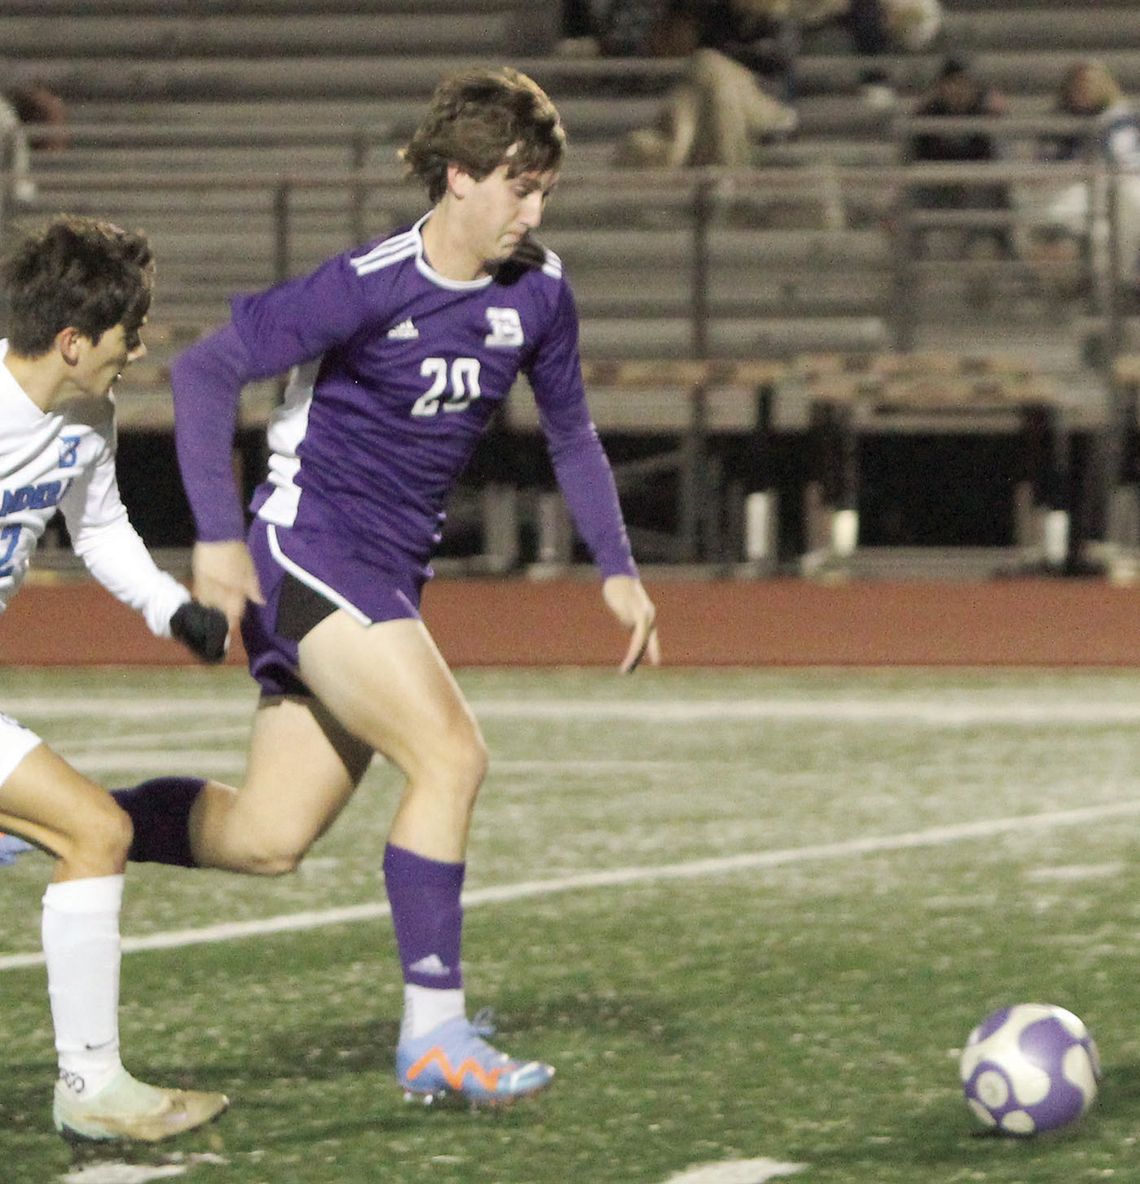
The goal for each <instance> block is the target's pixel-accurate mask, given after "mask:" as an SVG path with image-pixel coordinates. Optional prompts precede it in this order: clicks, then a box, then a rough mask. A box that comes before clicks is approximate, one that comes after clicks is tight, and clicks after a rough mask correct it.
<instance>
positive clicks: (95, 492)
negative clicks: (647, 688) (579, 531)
mask: <svg viewBox="0 0 1140 1184" xmlns="http://www.w3.org/2000/svg"><path fill="white" fill-rule="evenodd" d="M152 276H153V263H152V259H151V252H150V247H149V245H148V243H147V241H146V239H145V237H144V236H142V235H141V234H131V233H127V232H125V231H122V230H120V229H119V228H118V227H115V226H111V225H109V224H107V223H101V222H96V221H93V220H90V219H82V218H74V217H67V216H61V217H59V218H56V219H54V220H53V221H52V222H51V223H50V224H49V225H48V226H47V227H46V228H45V229H44V230H42V231H41V232H39V233H38V234H36V235H33V236H30V237H29V238H27V239H26V240H25V241H24V242H23V243H22V244H21V245H20V246H19V247H18V248H17V249H16V251H15V252H14V253H13V254H12V255H11V257H10V258H9V259H8V260H7V261H6V262H5V265H4V271H3V279H4V282H5V285H6V287H7V290H8V293H9V301H10V303H9V315H8V337H7V338H6V339H5V340H3V341H0V612H2V611H3V609H4V608H5V607H6V606H7V603H8V601H9V600H10V599H11V598H12V596H13V595H14V594H15V592H16V590H17V589H18V588H19V586H20V584H21V582H22V581H23V578H24V576H25V574H26V572H27V569H28V564H29V562H30V560H31V557H32V554H33V552H34V551H35V549H36V544H37V543H38V542H39V540H40V538H41V537H42V535H43V533H44V530H45V529H46V527H47V525H48V522H49V521H50V520H51V518H52V517H53V515H54V514H55V512H56V511H57V510H60V511H62V513H63V515H64V518H65V520H66V522H67V527H68V530H69V532H70V535H71V539H72V544H73V547H74V550H75V552H76V553H77V554H78V555H80V556H81V557H82V559H83V561H84V563H85V564H86V565H87V567H88V569H89V570H90V572H91V573H92V575H94V576H95V577H96V579H98V580H99V582H100V583H101V584H103V585H104V586H105V587H106V588H107V589H108V590H109V591H111V592H112V593H113V594H114V595H115V596H117V597H118V598H119V599H120V600H122V601H124V602H125V603H126V604H129V605H130V606H131V607H132V608H135V609H137V610H138V611H139V612H140V613H141V614H142V615H143V617H144V618H145V619H146V622H147V624H148V625H149V626H150V629H151V631H152V632H153V633H155V634H156V635H158V636H159V637H171V636H175V637H177V638H178V639H179V640H181V641H182V642H184V643H185V644H186V645H187V646H188V647H189V648H190V649H191V650H193V651H194V652H195V653H196V654H197V655H198V656H199V657H202V658H204V659H207V660H217V659H219V658H220V657H222V655H223V654H224V652H225V643H226V638H227V633H228V630H227V625H226V622H225V618H224V616H222V614H220V613H218V612H217V611H216V610H213V609H206V608H204V607H203V606H202V605H200V604H198V603H196V602H194V601H192V600H191V599H190V594H189V592H188V591H187V590H186V589H185V588H184V587H183V586H182V585H181V584H180V583H179V582H178V581H177V580H175V579H174V578H173V577H172V576H170V575H168V574H166V573H165V572H163V571H160V570H159V568H158V567H157V566H156V565H155V563H154V560H153V559H152V558H151V556H150V553H149V552H148V551H147V549H146V546H145V545H144V543H143V541H142V539H140V538H139V536H138V534H137V533H136V532H135V530H134V528H133V527H132V526H131V524H130V522H129V520H128V518H127V513H126V510H125V509H124V507H123V503H122V501H121V500H120V497H119V490H118V485H117V483H116V479H115V421H114V404H113V402H112V399H111V387H112V384H113V383H114V382H115V379H116V378H117V377H118V376H119V374H120V373H121V372H122V370H123V368H124V367H125V366H127V365H128V364H129V363H131V362H133V361H135V360H137V359H138V358H140V357H142V356H143V354H145V352H146V347H145V346H144V345H143V344H142V341H141V339H140V335H139V334H140V330H141V327H142V325H143V322H144V321H145V319H146V313H147V308H148V306H149V304H150V293H151V284H152ZM0 831H6V832H10V833H13V834H16V835H20V836H22V837H23V838H25V839H29V840H31V841H32V842H33V843H35V844H36V845H37V846H39V847H41V848H43V849H44V850H45V851H47V852H48V853H49V854H51V855H52V856H54V857H55V870H54V874H53V876H52V882H51V883H50V884H49V885H48V888H47V891H46V892H45V893H44V898H43V947H44V955H45V959H46V962H47V975H48V992H49V995H50V998H51V1012H52V1021H53V1024H54V1027H55V1044H56V1051H57V1054H58V1058H59V1078H58V1080H57V1082H56V1086H55V1095H54V1104H53V1120H54V1123H55V1126H56V1128H57V1129H58V1130H59V1131H60V1132H61V1133H62V1134H63V1135H64V1136H65V1137H68V1138H72V1139H80V1140H104V1139H127V1140H138V1141H142V1142H154V1141H156V1140H158V1139H162V1138H166V1137H168V1136H170V1135H175V1134H179V1133H181V1132H183V1131H188V1130H192V1129H193V1128H195V1127H197V1126H200V1125H201V1124H202V1123H205V1122H208V1121H210V1120H211V1119H213V1118H215V1117H217V1116H218V1115H219V1114H220V1113H221V1112H222V1111H223V1110H224V1109H225V1108H226V1105H227V1100H226V1098H225V1095H223V1094H217V1093H199V1092H190V1091H184V1090H178V1089H162V1088H159V1087H157V1086H152V1085H147V1084H144V1083H143V1082H141V1081H138V1080H137V1079H136V1078H134V1077H133V1076H132V1075H131V1074H130V1073H128V1072H127V1070H126V1069H125V1068H124V1067H123V1063H122V1060H121V1059H120V1056H119V1031H118V1003H119V967H120V940H119V911H120V904H121V901H122V896H123V879H124V877H123V872H124V868H125V866H126V862H127V852H128V849H129V847H130V843H131V837H132V826H131V822H130V819H129V817H128V816H127V814H126V813H125V812H124V811H123V810H121V809H120V808H119V807H118V806H117V805H116V804H115V802H114V799H113V798H112V797H111V796H110V794H109V793H107V792H106V791H105V790H104V789H102V788H101V787H100V786H98V785H96V784H94V783H93V782H91V781H89V780H88V779H87V778H86V777H84V776H82V775H81V774H80V773H78V772H77V771H76V770H75V769H73V768H72V767H71V766H70V765H69V764H68V763H67V762H66V761H65V760H63V758H62V757H60V756H58V755H56V753H54V752H53V751H52V750H51V749H50V748H49V747H48V746H47V745H46V744H45V743H44V742H43V741H42V740H41V739H40V738H39V737H38V736H37V735H36V734H35V733H34V732H32V731H31V730H30V729H28V728H26V727H23V726H22V725H21V724H19V723H17V722H16V720H14V719H11V718H9V717H8V716H6V715H0Z"/></svg>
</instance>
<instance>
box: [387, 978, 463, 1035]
mask: <svg viewBox="0 0 1140 1184" xmlns="http://www.w3.org/2000/svg"><path fill="white" fill-rule="evenodd" d="M466 1014H467V999H466V996H465V994H464V991H463V988H462V987H459V988H458V989H451V990H443V991H441V990H438V989H437V988H435V987H417V986H415V985H413V984H412V983H405V984H404V1019H403V1022H402V1023H401V1024H400V1039H401V1040H403V1039H405V1038H406V1039H409V1040H415V1039H416V1037H418V1036H422V1035H424V1033H425V1032H430V1031H431V1030H432V1028H437V1027H438V1026H439V1025H440V1024H442V1023H446V1022H447V1020H453V1019H455V1017H456V1016H463V1015H466Z"/></svg>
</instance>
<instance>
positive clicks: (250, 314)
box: [119, 69, 659, 1104]
mask: <svg viewBox="0 0 1140 1184" xmlns="http://www.w3.org/2000/svg"><path fill="white" fill-rule="evenodd" d="M563 147H564V133H563V130H562V127H561V124H560V122H559V117H558V113H557V111H556V110H555V108H554V106H553V104H552V103H551V101H550V100H549V98H548V97H547V96H546V95H545V94H544V93H543V91H542V90H541V89H540V88H539V87H538V86H536V85H535V84H534V83H533V82H532V81H531V80H530V79H529V78H527V77H526V76H525V75H522V74H520V73H518V72H517V71H515V70H511V69H496V70H476V71H470V72H463V73H460V74H457V75H455V76H452V77H450V78H447V79H445V80H444V81H443V82H442V83H441V84H440V86H439V87H438V89H437V90H436V93H435V95H434V97H433V100H432V103H431V106H430V109H429V111H428V113H427V115H426V117H425V119H424V121H423V123H422V124H421V126H420V128H419V129H418V131H417V132H416V133H415V135H414V136H413V138H412V140H411V142H410V143H409V144H408V145H407V147H406V148H405V149H404V153H403V156H404V160H405V163H406V164H407V167H408V170H409V172H410V174H412V175H413V176H415V177H416V178H418V179H419V180H420V181H422V182H423V183H424V184H425V186H426V188H427V191H428V196H429V200H430V201H431V202H432V203H433V205H432V208H431V209H430V211H429V212H428V213H427V214H425V215H424V216H423V217H422V218H421V219H420V220H419V221H418V222H416V223H415V224H414V225H413V226H411V227H408V228H406V229H403V230H400V231H397V232H396V233H394V234H391V235H389V236H388V237H386V238H384V239H382V240H380V241H379V242H376V243H374V244H372V245H370V246H367V247H365V248H363V249H360V250H354V251H349V252H347V253H345V254H342V255H338V256H336V257H335V258H333V259H331V260H329V261H328V262H326V263H325V264H323V265H322V266H320V267H318V268H317V269H316V270H315V271H314V272H313V273H312V274H310V275H307V276H304V277H302V278H299V279H294V280H291V281H288V282H286V283H283V284H281V285H279V286H277V287H274V288H271V289H269V290H268V291H265V292H262V293H260V294H257V295H247V296H241V297H238V298H236V299H235V300H234V302H233V315H232V320H231V322H230V323H229V324H228V325H227V326H226V327H225V328H223V329H221V330H220V331H218V332H217V333H215V334H214V335H212V336H211V337H208V338H206V339H204V340H203V341H201V342H199V343H198V344H196V345H195V346H193V347H191V348H190V349H189V350H187V351H186V352H185V353H184V354H183V355H181V357H180V358H179V359H178V360H177V362H176V364H175V367H174V371H173V386H174V401H175V413H176V424H177V443H178V454H179V461H180V465H181V468H182V474H183V481H184V483H185V486H186V490H187V494H188V496H189V499H190V504H191V506H192V508H193V512H194V515H195V519H196V523H197V530H198V540H199V541H198V542H197V544H196V546H195V548H194V576H195V580H194V587H195V593H196V595H197V596H199V597H200V598H201V599H203V600H204V601H205V602H206V603H207V604H212V605H217V606H219V607H220V608H222V609H224V610H225V611H226V613H227V614H228V616H229V617H230V619H231V621H234V622H235V623H236V622H238V621H239V620H240V622H241V626H242V630H243V637H244V640H245V645H246V649H247V652H248V655H249V661H250V669H251V671H252V673H253V675H254V677H255V678H256V679H257V681H258V682H259V683H260V685H261V690H262V697H261V700H260V704H259V708H258V711H257V714H256V719H255V722H254V725H253V735H252V739H251V751H250V758H249V765H248V772H247V777H246V780H245V783H244V785H243V786H242V788H241V789H240V791H237V792H234V791H233V790H230V789H229V788H227V787H225V786H221V785H219V784H217V783H214V782H205V783H203V782H191V781H188V780H187V781H184V782H179V783H165V782H162V781H158V782H155V783H153V784H152V785H150V786H149V787H146V788H145V789H143V790H136V791H134V792H133V793H126V794H121V795H119V799H120V801H121V802H122V803H123V804H124V805H126V807H127V808H128V810H129V811H131V812H132V814H133V816H134V817H135V823H136V834H137V835H138V836H139V837H138V838H137V840H136V849H135V851H134V852H133V854H132V858H142V859H156V860H159V861H164V862H175V863H177V862H181V863H186V864H195V863H196V864H200V865H204V866H209V867H217V868H228V869H231V870H234V871H240V872H250V873H255V874H266V875H272V874H276V873H281V872H287V871H291V870H292V869H293V868H295V867H296V866H297V864H298V862H299V861H300V860H301V858H302V857H303V855H304V854H305V852H306V851H307V850H308V849H309V847H310V846H311V844H312V843H313V842H314V841H315V840H316V839H317V838H318V837H319V836H320V835H321V834H322V833H323V832H324V830H325V829H326V828H327V827H328V826H329V825H330V823H331V822H332V821H333V819H334V818H335V817H336V815H337V814H338V813H339V812H340V810H341V809H342V808H343V807H344V805H345V803H346V802H347V801H348V799H349V797H350V796H351V794H352V792H353V790H354V789H355V788H356V786H357V784H358V782H359V781H360V779H361V777H362V775H363V774H364V772H365V770H366V768H367V767H368V764H369V762H370V760H371V758H372V756H373V754H374V753H376V752H380V753H382V754H383V755H384V756H385V757H387V758H388V759H389V760H390V761H391V762H392V763H394V764H395V765H396V766H397V767H398V768H399V769H400V770H401V771H402V773H403V774H404V775H405V777H406V784H405V787H404V790H403V794H402V796H401V798H400V801H399V805H398V808H397V810H396V814H395V818H394V820H393V822H392V826H391V831H390V834H389V837H388V844H387V849H386V851H385V855H384V874H385V881H386V885H387V892H388V897H389V900H390V902H391V907H392V917H393V923H394V927H395V931H396V939H397V946H398V950H399V955H400V960H401V963H402V966H403V974H404V980H405V1009H404V1018H403V1023H402V1026H401V1031H400V1038H399V1044H398V1048H397V1054H396V1068H397V1076H398V1078H399V1081H400V1083H401V1084H402V1086H403V1087H404V1089H405V1092H406V1094H407V1095H408V1096H409V1097H416V1098H420V1099H423V1100H425V1101H430V1100H432V1099H433V1098H436V1097H439V1096H441V1095H443V1094H445V1093H458V1094H460V1095H462V1096H463V1097H464V1098H465V1099H467V1100H468V1101H469V1102H471V1103H473V1104H480V1103H488V1104H494V1103H498V1102H504V1101H510V1100H513V1099H514V1098H517V1097H520V1096H523V1095H527V1094H531V1093H534V1092H537V1091H538V1090H540V1089H542V1088H544V1087H545V1086H546V1085H548V1084H549V1082H550V1080H551V1078H552V1077H553V1074H554V1070H553V1069H552V1068H551V1067H550V1066H549V1065H545V1064H540V1063H537V1062H521V1061H517V1060H513V1059H511V1058H509V1057H507V1056H505V1055H504V1054H502V1053H500V1052H498V1051H497V1050H496V1049H494V1048H493V1047H492V1046H491V1045H489V1044H488V1043H487V1042H486V1041H485V1040H484V1039H483V1036H484V1035H486V1033H485V1032H484V1033H481V1032H479V1031H477V1030H476V1028H475V1027H474V1026H473V1025H472V1024H471V1023H470V1022H469V1021H468V1020H467V1018H466V1002H465V997H464V989H463V976H462V968H461V963H460V931H461V924H462V908H461V904H460V894H461V889H462V885H463V879H464V870H465V862H464V860H465V851H466V846H467V835H468V827H469V822H470V818H471V813H472V809H473V807H474V804H475V798H476V794H477V792H478V789H479V786H480V783H481V782H482V780H483V776H484V773H485V771H486V767H487V752H486V748H485V745H484V741H483V738H482V736H481V734H480V731H479V727H478V725H477V723H476V722H475V719H474V717H473V715H472V713H471V710H470V708H469V706H468V705H467V703H466V701H465V700H464V698H463V695H462V693H461V692H460V690H459V688H458V686H457V685H456V682H455V680H454V678H453V677H452V674H451V672H450V671H449V669H448V667H447V665H446V664H445V662H444V660H443V658H442V657H441V655H440V653H439V651H438V650H437V648H436V646H435V644H434V642H433V641H432V638H431V636H430V634H429V633H428V631H427V629H426V628H425V626H424V624H423V621H422V620H421V619H420V613H419V604H420V591H421V589H422V587H423V585H424V583H425V581H426V580H427V579H428V578H429V577H430V575H431V568H430V566H429V562H430V557H431V555H432V552H433V549H434V548H435V546H436V544H437V543H438V541H439V538H440V530H441V526H442V523H443V521H444V505H445V502H446V499H447V497H448V495H449V493H450V491H451V490H452V488H453V487H454V485H455V483H456V481H457V479H458V477H459V475H460V473H461V472H462V470H463V468H464V466H465V464H466V463H467V461H468V459H469V458H470V456H471V453H472V451H473V450H474V448H475V446H476V444H477V442H478V440H479V437H480V435H481V433H482V431H483V429H484V428H485V426H486V424H487V421H488V420H489V419H490V417H491V415H492V414H493V413H494V411H495V410H496V408H497V407H498V406H499V404H500V403H501V402H502V401H503V399H505V398H506V397H507V394H508V392H509V391H510V390H511V387H512V385H513V384H514V382H515V379H516V377H517V376H518V375H519V373H520V372H521V373H524V374H526V375H527V377H528V378H529V380H530V383H531V386H532V387H533V389H534V394H535V399H536V402H537V405H538V408H539V412H540V416H541V420H542V425H543V429H544V431H545V434H546V437H547V440H548V442H549V448H550V453H551V456H552V460H553V464H554V469H555V473H556V475H557V478H558V481H559V484H560V486H561V488H562V491H563V493H564V495H565V497H566V499H567V502H568V505H569V508H570V510H571V513H572V515H573V517H574V520H575V522H576V524H577V526H578V529H579V531H580V533H581V534H582V536H583V538H584V539H585V541H586V543H587V545H588V546H589V547H590V549H591V552H592V554H593V556H594V558H595V560H596V562H597V565H598V567H599V568H600V570H601V574H602V576H603V577H604V580H603V584H602V591H603V596H604V599H605V602H606V603H607V605H608V606H609V608H610V609H611V610H612V612H613V613H614V614H615V615H616V616H617V618H618V620H619V621H621V622H622V623H623V624H624V625H625V626H626V627H627V628H628V629H629V630H630V632H631V638H630V644H629V648H628V651H627V653H626V655H625V658H624V661H623V663H622V669H623V670H627V671H628V670H632V669H633V668H634V667H635V666H636V665H637V664H638V662H639V661H641V660H642V658H643V657H644V658H646V660H648V661H650V662H652V663H657V662H658V661H659V650H658V641H657V633H656V627H655V613H654V607H653V604H652V603H651V601H650V599H649V597H648V596H647V595H646V592H645V590H644V588H643V587H642V584H641V581H640V579H639V578H638V574H637V569H636V566H635V564H634V561H633V558H632V556H631V553H630V547H629V542H628V538H627V535H626V531H625V527H624V524H623V521H622V515H621V511H620V508H619V505H618V499H617V494H616V489H615V486H614V481H613V477H612V474H611V471H610V467H609V464H608V462H607V460H606V457H605V454H604V452H603V450H602V446H601V444H600V442H599V440H598V437H597V434H596V432H595V430H594V427H593V424H592V423H591V421H590V417H589V413H588V410H587V406H586V399H585V394H584V391H583V386H582V378H581V373H580V365H579V357H578V319H577V313H576V311H575V306H574V301H573V297H572V295H571V292H570V288H569V286H568V284H567V281H566V278H565V276H564V275H563V270H562V264H561V262H560V261H559V259H558V257H557V256H556V255H554V254H552V253H551V252H550V251H547V250H545V249H544V248H542V247H541V246H539V245H538V244H537V243H535V242H534V241H532V239H531V237H530V235H531V232H532V231H533V230H535V229H536V228H537V227H538V225H539V223H540V221H541V218H542V213H543V207H544V204H545V202H546V199H547V197H548V195H549V193H550V191H551V189H552V188H553V186H554V183H555V180H556V178H557V174H558V170H559V167H560V165H561V161H562V154H563ZM306 363H317V366H316V371H315V377H312V379H311V381H309V382H306V381H304V380H302V379H301V378H298V377H296V372H295V377H294V379H293V381H292V382H291V385H290V387H289V389H288V391H287V394H286V397H285V400H284V404H283V406H282V407H281V409H280V410H279V412H278V413H277V414H276V416H275V417H274V420H273V423H272V425H271V427H270V431H269V441H270V446H271V452H272V456H271V459H270V462H269V474H268V479H267V480H266V481H265V482H264V483H263V484H262V485H261V486H260V488H259V489H258V490H257V492H256V495H255V497H254V500H253V504H252V509H253V511H254V514H255V517H254V521H253V524H252V528H251V529H250V531H249V534H248V541H242V536H243V534H244V533H245V529H244V523H243V514H242V509H241V506H240V504H239V500H238V496H237V493H236V490H235V488H234V481H233V477H232V472H231V465H230V456H231V448H232V438H233V430H234V422H235V411H236V407H237V403H238V399H239V396H240V392H241V389H242V387H243V386H244V385H245V384H246V383H248V382H250V381H252V380H255V379H259V378H266V377H269V376H272V375H276V374H280V373H283V372H285V371H287V370H290V369H291V368H296V367H302V366H305V364H306ZM475 627H477V625H476V626H475ZM143 832H150V838H147V837H146V836H145V835H144V834H143Z"/></svg>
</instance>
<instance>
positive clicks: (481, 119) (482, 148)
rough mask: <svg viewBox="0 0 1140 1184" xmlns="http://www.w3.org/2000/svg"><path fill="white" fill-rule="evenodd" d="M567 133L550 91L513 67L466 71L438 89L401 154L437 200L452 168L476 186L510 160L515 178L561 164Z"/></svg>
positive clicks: (409, 170)
mask: <svg viewBox="0 0 1140 1184" xmlns="http://www.w3.org/2000/svg"><path fill="white" fill-rule="evenodd" d="M565 146H566V133H565V131H564V130H563V128H562V123H561V120H560V119H559V116H558V111H557V109H556V108H555V106H554V104H553V103H552V102H551V101H550V98H549V96H548V95H547V94H546V92H545V91H544V90H543V89H542V87H540V86H539V85H538V84H537V83H536V82H534V81H533V80H532V79H530V78H528V77H527V76H526V75H525V74H523V73H520V72H519V71H518V70H514V69H512V68H511V67H509V66H504V67H501V68H499V69H489V70H479V69H473V70H461V71H459V72H457V73H455V74H451V75H448V76H447V77H446V78H444V79H443V80H442V81H441V82H440V84H439V85H438V86H437V87H436V89H435V94H434V95H433V96H432V100H431V104H430V106H429V108H428V111H427V114H426V115H425V116H424V119H423V122H422V123H421V124H420V126H419V128H418V129H417V130H416V132H415V134H414V135H413V136H412V138H411V140H410V141H409V142H408V144H407V145H406V147H404V148H403V150H402V151H401V153H400V156H401V158H402V159H403V161H404V163H405V165H406V166H407V170H408V173H409V175H411V176H413V177H416V178H418V179H419V180H420V181H422V182H423V183H424V185H425V186H426V187H427V191H428V197H429V198H430V199H431V200H432V201H433V202H435V201H439V199H440V198H441V197H442V196H443V195H444V193H446V192H447V167H448V165H450V164H457V165H459V167H460V168H462V169H463V170H464V171H466V172H468V173H470V174H471V176H472V177H474V178H475V179H476V180H477V181H481V180H482V179H483V178H484V177H486V176H488V175H489V174H491V173H493V172H494V171H495V169H497V168H498V167H499V165H501V164H503V163H504V162H507V163H508V164H509V166H510V175H511V176H512V177H517V176H519V175H520V174H522V173H545V172H550V171H554V170H557V169H558V168H559V167H560V166H561V164H562V154H563V151H564V149H565Z"/></svg>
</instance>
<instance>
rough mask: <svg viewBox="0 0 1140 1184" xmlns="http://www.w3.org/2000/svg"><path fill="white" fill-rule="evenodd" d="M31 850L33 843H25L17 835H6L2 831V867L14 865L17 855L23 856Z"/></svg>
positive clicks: (0, 854)
mask: <svg viewBox="0 0 1140 1184" xmlns="http://www.w3.org/2000/svg"><path fill="white" fill-rule="evenodd" d="M31 850H32V845H31V843H25V842H24V840H23V839H18V838H16V836H15V835H6V834H4V832H3V831H0V867H4V866H5V865H6V864H9V863H14V862H15V859H16V856H17V855H23V853H24V852H25V851H31Z"/></svg>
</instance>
